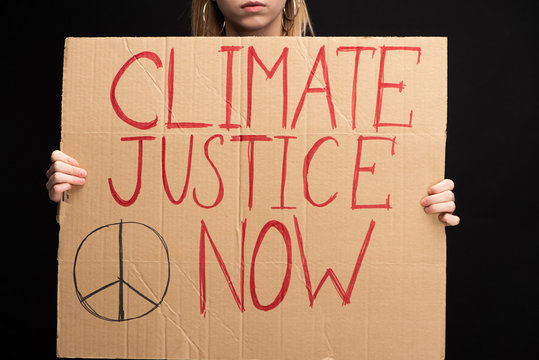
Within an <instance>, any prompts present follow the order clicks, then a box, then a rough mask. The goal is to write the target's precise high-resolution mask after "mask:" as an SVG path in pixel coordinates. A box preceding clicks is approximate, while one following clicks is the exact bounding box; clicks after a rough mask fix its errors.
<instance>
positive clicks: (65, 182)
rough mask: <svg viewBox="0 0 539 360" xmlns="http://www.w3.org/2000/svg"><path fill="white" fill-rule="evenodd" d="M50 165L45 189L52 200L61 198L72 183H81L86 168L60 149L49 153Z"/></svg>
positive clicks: (57, 200)
mask: <svg viewBox="0 0 539 360" xmlns="http://www.w3.org/2000/svg"><path fill="white" fill-rule="evenodd" d="M51 163H52V164H51V166H50V168H49V169H48V170H47V173H46V175H47V179H48V181H47V190H48V191H49V198H50V199H51V200H52V201H55V202H59V201H60V200H62V194H63V193H64V191H67V190H69V189H71V188H72V186H73V185H83V184H84V182H85V179H84V178H85V177H86V170H84V169H83V168H81V167H80V166H79V163H78V162H77V160H75V159H73V158H72V157H70V156H67V155H66V154H64V153H63V152H61V151H60V150H55V151H53V152H52V154H51Z"/></svg>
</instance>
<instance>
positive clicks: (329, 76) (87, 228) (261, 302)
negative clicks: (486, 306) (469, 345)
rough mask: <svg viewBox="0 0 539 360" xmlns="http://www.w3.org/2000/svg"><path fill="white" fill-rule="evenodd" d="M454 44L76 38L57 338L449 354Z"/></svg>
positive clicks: (254, 355)
mask: <svg viewBox="0 0 539 360" xmlns="http://www.w3.org/2000/svg"><path fill="white" fill-rule="evenodd" d="M446 44H447V42H446V39H445V38H419V37H416V38H414V37H410V38H394V37H387V38H346V37H343V38H284V37H279V38H193V37H190V38H69V39H67V41H66V48H65V64H64V92H63V107H62V150H63V151H65V152H66V153H68V154H70V155H71V156H73V157H75V158H76V159H77V160H78V161H79V163H80V164H81V166H82V167H84V168H85V169H86V170H87V171H88V177H87V183H86V184H85V185H84V186H83V187H81V188H77V189H74V190H72V191H70V192H69V194H67V197H66V199H65V201H63V202H62V203H61V205H60V209H59V215H58V218H59V222H60V225H61V230H60V247H59V251H58V261H59V275H58V280H59V281H58V284H59V285H58V355H59V356H61V357H120V358H171V359H325V358H329V359H392V360H395V359H441V358H443V357H444V342H445V259H446V258H445V256H446V255H445V249H446V248H445V232H444V227H443V225H442V224H441V223H440V222H439V221H438V220H437V218H436V216H429V215H426V214H425V213H424V211H423V208H422V206H421V205H420V204H419V201H420V199H421V198H422V197H423V196H425V194H426V191H427V189H428V187H429V186H430V185H432V184H434V183H436V182H438V181H440V180H441V179H443V177H444V156H445V152H444V150H445V138H446V133H445V128H446V105H447V104H446V103H447V90H446V87H447V83H446V73H447V68H446V66H447V54H446V51H447V47H446ZM360 47H363V48H360ZM186 178H188V181H186ZM322 281H323V283H322ZM320 284H322V285H321V286H320Z"/></svg>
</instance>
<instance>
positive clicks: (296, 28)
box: [47, 0, 460, 226]
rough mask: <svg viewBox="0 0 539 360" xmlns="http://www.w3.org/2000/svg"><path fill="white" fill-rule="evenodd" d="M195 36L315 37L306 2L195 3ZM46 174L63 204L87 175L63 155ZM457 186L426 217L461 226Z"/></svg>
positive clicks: (435, 195)
mask: <svg viewBox="0 0 539 360" xmlns="http://www.w3.org/2000/svg"><path fill="white" fill-rule="evenodd" d="M191 25H192V32H193V35H194V36H303V35H305V34H306V33H307V32H310V33H311V34H313V30H312V27H311V22H310V19H309V14H308V11H307V7H306V5H305V1H304V0H193V2H192V24H191ZM51 162H52V165H51V166H50V168H49V169H48V170H47V178H48V181H47V190H48V191H49V198H50V199H51V200H53V201H56V202H58V201H60V200H61V199H62V194H63V192H64V191H67V190H69V189H71V187H72V186H73V185H83V184H84V181H85V180H84V178H85V177H86V171H85V170H84V169H83V168H81V167H80V165H79V164H78V162H77V161H76V160H75V159H73V158H71V157H70V156H68V155H66V154H64V153H62V152H61V151H58V150H56V151H54V152H53V153H52V155H51ZM453 188H454V183H453V181H451V180H449V179H445V180H442V181H441V182H439V183H437V184H435V185H433V186H432V187H431V188H430V189H428V191H427V196H425V197H424V198H423V199H421V205H422V206H423V207H424V209H425V212H426V213H427V214H438V217H439V219H440V221H441V222H442V223H444V224H445V225H448V226H454V225H457V224H458V223H459V222H460V219H459V217H458V216H456V215H454V214H453V211H454V210H455V196H454V194H453V191H452V190H453Z"/></svg>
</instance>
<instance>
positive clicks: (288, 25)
mask: <svg viewBox="0 0 539 360" xmlns="http://www.w3.org/2000/svg"><path fill="white" fill-rule="evenodd" d="M294 5H295V6H294ZM204 6H205V7H206V9H205V11H204ZM298 8H299V9H298ZM294 10H296V12H297V14H296V16H294ZM285 12H286V14H287V16H285V14H283V15H282V16H283V21H282V35H283V36H305V35H306V34H307V32H309V33H310V34H311V35H314V31H313V28H312V24H311V19H310V17H309V12H308V11H307V5H306V4H305V0H286V4H285ZM204 17H205V18H206V21H204ZM225 26H226V25H225V18H224V16H223V14H222V13H221V10H219V7H218V6H217V3H216V2H215V1H212V0H192V4H191V32H192V34H193V36H225Z"/></svg>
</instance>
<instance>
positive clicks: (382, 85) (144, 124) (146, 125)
mask: <svg viewBox="0 0 539 360" xmlns="http://www.w3.org/2000/svg"><path fill="white" fill-rule="evenodd" d="M242 49H243V46H221V48H220V49H219V50H218V52H221V53H226V59H227V60H226V61H227V70H226V102H225V104H226V111H225V114H226V116H225V121H224V122H223V123H221V124H219V125H218V126H219V127H220V128H224V129H227V130H230V129H234V128H240V127H241V125H240V124H233V123H232V120H231V114H232V96H233V86H234V73H233V71H232V69H233V67H232V65H233V61H234V56H235V54H236V53H238V52H240V51H241V50H242ZM376 50H377V48H374V47H368V46H340V47H338V48H337V51H336V56H338V55H339V53H346V52H351V53H354V54H355V59H354V68H353V69H352V72H353V81H352V101H351V104H352V106H351V107H352V108H351V114H352V116H351V117H352V128H353V129H355V128H356V101H357V99H356V98H357V77H358V64H359V59H360V55H361V53H362V52H364V51H370V52H371V53H372V56H373V57H374V54H375V52H376ZM389 51H413V52H417V54H418V56H417V64H419V62H420V59H421V48H420V47H413V46H381V47H380V65H379V73H378V86H377V95H376V108H375V113H374V123H373V126H374V128H375V129H376V131H378V128H379V127H381V126H401V127H411V123H412V115H413V110H410V118H409V120H408V122H403V123H389V122H382V121H381V112H382V99H383V93H384V89H387V88H393V89H398V90H399V92H402V91H403V89H404V87H405V84H404V82H403V81H400V82H399V83H389V82H385V81H384V74H385V70H384V69H385V63H386V55H387V53H388V52H389ZM288 54H289V48H288V47H284V48H283V50H282V52H281V55H280V56H279V58H278V59H277V61H276V62H275V63H274V64H273V66H272V67H271V69H269V68H268V67H267V66H266V65H265V64H264V63H263V62H262V60H261V59H260V57H259V56H258V54H257V52H256V50H255V48H254V46H249V47H248V48H247V76H246V78H247V115H246V127H247V128H250V127H251V113H252V99H253V71H254V64H255V62H256V64H258V66H259V67H260V68H261V69H262V70H263V71H264V73H265V74H266V76H267V79H271V78H273V76H274V75H275V73H276V71H277V69H278V68H281V69H282V98H283V102H282V124H281V126H282V128H287V126H288V123H287V122H288V120H287V112H288V65H287V61H288ZM140 59H148V60H151V61H152V62H153V63H154V64H155V66H156V67H157V68H161V67H162V66H163V63H162V61H161V58H160V57H159V56H158V55H157V54H156V53H154V52H151V51H143V52H140V53H138V54H135V55H133V56H132V57H131V58H130V59H128V60H127V61H126V62H125V64H124V65H123V66H122V67H121V68H120V70H119V71H118V73H117V74H116V76H115V77H114V79H113V81H112V85H111V88H110V101H111V104H112V107H113V109H114V111H115V112H116V114H117V115H118V117H119V118H120V119H122V120H123V121H124V122H126V123H127V124H129V125H131V126H133V127H135V128H137V129H142V130H145V129H150V128H152V127H154V126H156V124H157V122H158V117H157V115H156V116H155V119H153V120H150V121H137V120H135V119H132V118H130V117H129V116H127V115H126V114H125V112H124V111H123V110H122V108H121V106H120V104H119V103H118V101H117V99H116V87H117V85H118V83H119V81H120V80H121V78H122V75H123V74H124V72H125V71H126V70H127V68H129V66H130V65H131V64H133V63H134V62H136V61H138V60H140ZM319 66H320V67H321V68H322V79H323V84H324V86H322V87H312V86H311V83H312V80H313V78H314V77H315V74H316V71H317V68H318V67H319ZM174 67H175V63H174V48H172V49H171V50H170V54H169V67H168V76H167V81H168V86H167V95H168V121H167V123H166V126H167V128H169V129H170V128H205V127H211V126H213V124H210V123H202V122H173V121H172V105H173V100H174ZM310 93H323V94H325V97H326V102H327V106H328V110H329V115H330V124H331V128H332V129H335V128H337V122H336V120H335V106H334V102H333V97H332V94H331V87H330V81H329V69H328V64H327V57H326V50H325V45H322V46H321V47H320V49H319V51H318V55H317V56H316V59H315V61H314V64H313V66H312V68H311V71H310V74H309V76H308V78H307V81H306V84H305V87H304V90H303V92H302V94H301V97H300V99H299V101H298V104H297V105H296V108H295V111H294V116H293V118H292V122H291V124H290V126H291V129H294V128H295V127H296V124H297V121H298V118H299V116H300V113H301V111H302V109H303V105H304V103H305V99H306V97H307V95H308V94H310Z"/></svg>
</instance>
